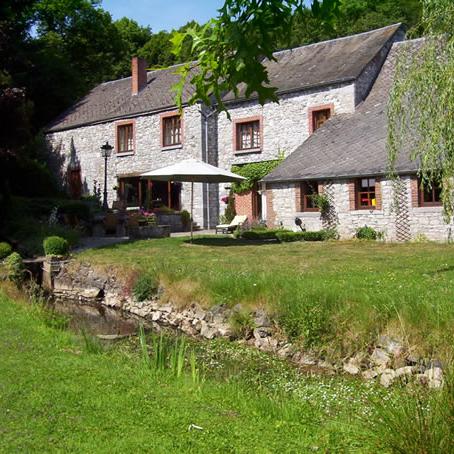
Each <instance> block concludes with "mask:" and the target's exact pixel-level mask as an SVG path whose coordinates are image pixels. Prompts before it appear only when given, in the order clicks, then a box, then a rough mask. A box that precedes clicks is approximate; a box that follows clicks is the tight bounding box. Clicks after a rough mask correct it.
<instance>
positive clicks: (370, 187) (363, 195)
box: [356, 178, 377, 210]
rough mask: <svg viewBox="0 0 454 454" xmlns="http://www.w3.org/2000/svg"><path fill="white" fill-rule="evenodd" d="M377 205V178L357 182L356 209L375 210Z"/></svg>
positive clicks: (362, 179)
mask: <svg viewBox="0 0 454 454" xmlns="http://www.w3.org/2000/svg"><path fill="white" fill-rule="evenodd" d="M376 205H377V199H376V198H375V178H360V179H359V180H357V182H356V208H358V209H362V208H365V209H369V210H374V209H375V207H376Z"/></svg>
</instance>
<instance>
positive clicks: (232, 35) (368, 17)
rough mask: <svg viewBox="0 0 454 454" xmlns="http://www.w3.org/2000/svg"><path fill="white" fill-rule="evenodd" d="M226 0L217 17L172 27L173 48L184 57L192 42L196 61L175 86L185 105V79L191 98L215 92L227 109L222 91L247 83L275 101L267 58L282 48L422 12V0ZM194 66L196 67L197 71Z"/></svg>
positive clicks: (412, 20) (409, 19) (412, 18)
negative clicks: (191, 88) (201, 23)
mask: <svg viewBox="0 0 454 454" xmlns="http://www.w3.org/2000/svg"><path fill="white" fill-rule="evenodd" d="M306 4H307V2H306V1H303V0H225V3H224V6H223V7H222V8H221V9H220V10H219V15H218V17H217V18H216V19H213V20H211V21H209V22H208V23H207V24H206V25H204V26H203V27H201V28H199V29H198V30H196V29H194V28H191V27H189V28H188V29H187V30H184V31H179V32H177V33H174V35H173V37H172V43H173V52H174V53H175V54H176V55H177V56H178V57H180V58H181V56H182V53H183V48H184V47H183V45H184V44H185V45H186V46H187V45H188V40H189V42H190V43H191V44H192V51H191V52H190V53H191V54H192V55H196V56H197V58H198V61H197V62H196V63H188V64H186V65H185V66H183V67H182V68H180V71H179V72H180V74H181V76H182V77H181V80H180V83H179V85H178V86H177V87H176V92H177V104H179V105H181V101H182V93H183V89H184V85H185V84H186V83H188V82H190V83H192V85H193V86H194V87H195V93H194V95H193V96H192V98H191V99H190V100H189V103H190V104H192V103H195V102H198V101H202V102H204V103H207V104H210V96H211V95H212V96H214V98H215V100H216V103H217V107H218V109H219V110H225V106H224V104H223V102H222V94H223V93H225V92H226V91H233V92H234V93H237V89H238V86H239V84H244V85H245V86H246V90H245V94H246V96H247V97H248V96H251V95H252V94H255V95H257V96H258V99H259V102H260V103H261V104H263V103H265V102H267V101H277V98H276V91H275V88H274V87H270V86H269V80H268V75H267V72H266V69H265V67H264V65H263V59H265V58H266V59H270V60H271V59H273V55H272V54H273V52H274V51H275V50H277V49H279V48H286V47H295V46H299V45H303V44H310V43H313V42H318V41H322V40H326V39H332V38H337V37H339V36H346V35H349V34H353V33H359V32H364V31H368V30H371V29H373V28H378V27H382V26H385V25H390V24H391V23H396V22H404V23H406V24H407V25H409V26H413V25H415V24H416V23H417V21H418V20H419V17H420V14H421V7H420V0H322V1H320V0H313V1H312V4H311V6H310V7H307V6H306ZM194 69H196V70H197V71H194Z"/></svg>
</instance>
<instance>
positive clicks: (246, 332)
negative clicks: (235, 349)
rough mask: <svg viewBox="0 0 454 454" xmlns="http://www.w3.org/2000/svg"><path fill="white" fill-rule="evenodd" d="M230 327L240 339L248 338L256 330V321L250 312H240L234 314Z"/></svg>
mask: <svg viewBox="0 0 454 454" xmlns="http://www.w3.org/2000/svg"><path fill="white" fill-rule="evenodd" d="M229 322H230V327H231V328H232V331H233V333H234V334H235V336H236V337H238V338H247V337H249V336H250V335H251V333H252V331H253V330H254V328H255V323H254V319H253V318H252V315H251V313H250V312H248V311H245V310H239V311H235V312H233V314H232V315H231V317H230V320H229Z"/></svg>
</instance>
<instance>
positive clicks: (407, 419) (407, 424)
mask: <svg viewBox="0 0 454 454" xmlns="http://www.w3.org/2000/svg"><path fill="white" fill-rule="evenodd" d="M445 374H446V381H445V384H444V386H443V389H441V390H439V391H438V392H432V393H430V392H427V390H424V389H421V388H418V387H414V388H413V389H412V390H411V392H410V393H408V394H406V395H402V396H401V398H400V399H399V401H398V402H391V405H390V403H389V402H386V401H384V400H383V399H377V398H375V399H371V403H372V409H373V413H372V414H373V416H372V418H370V419H369V418H368V421H367V423H363V427H364V430H365V433H364V434H363V435H364V436H365V437H368V438H369V440H371V441H372V444H373V445H375V449H376V450H377V451H382V450H383V451H384V452H396V453H404V452H414V453H442V452H452V449H453V446H454V425H453V424H452V420H453V416H454V381H453V380H454V376H453V373H452V370H448V371H447V373H446V370H445Z"/></svg>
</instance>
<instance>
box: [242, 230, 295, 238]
mask: <svg viewBox="0 0 454 454" xmlns="http://www.w3.org/2000/svg"><path fill="white" fill-rule="evenodd" d="M288 231H289V230H282V229H253V230H245V231H244V232H243V233H242V234H241V238H244V239H246V240H277V237H276V234H277V233H278V232H288Z"/></svg>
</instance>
